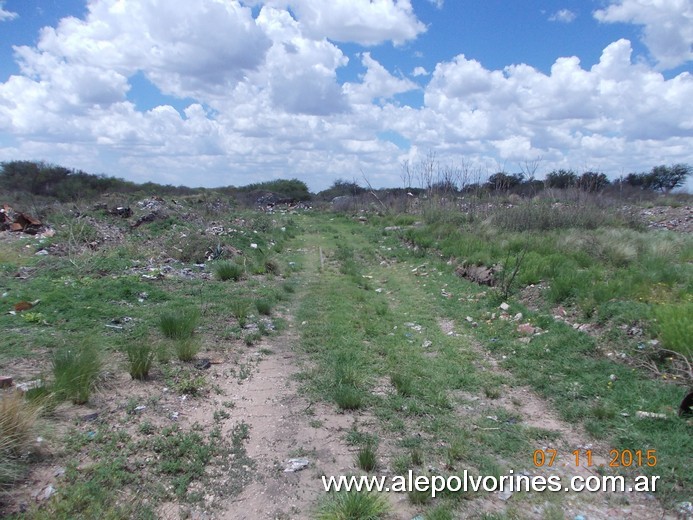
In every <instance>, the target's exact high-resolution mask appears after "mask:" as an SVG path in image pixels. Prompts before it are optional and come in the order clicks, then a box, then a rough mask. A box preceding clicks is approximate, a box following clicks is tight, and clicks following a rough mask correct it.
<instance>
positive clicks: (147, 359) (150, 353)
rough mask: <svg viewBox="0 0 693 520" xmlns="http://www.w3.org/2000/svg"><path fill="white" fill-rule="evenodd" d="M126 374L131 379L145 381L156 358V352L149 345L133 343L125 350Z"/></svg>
mask: <svg viewBox="0 0 693 520" xmlns="http://www.w3.org/2000/svg"><path fill="white" fill-rule="evenodd" d="M125 354H126V356H127V360H128V372H130V376H131V377H132V378H133V379H139V380H145V379H147V378H148V377H149V371H150V370H151V368H152V364H153V363H154V358H155V357H156V350H155V349H154V347H153V346H152V345H151V344H149V343H139V342H133V343H130V344H128V345H127V347H126V348H125Z"/></svg>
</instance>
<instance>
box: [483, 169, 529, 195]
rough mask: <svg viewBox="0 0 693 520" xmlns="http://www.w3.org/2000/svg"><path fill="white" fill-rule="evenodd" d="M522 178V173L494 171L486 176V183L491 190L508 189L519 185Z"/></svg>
mask: <svg viewBox="0 0 693 520" xmlns="http://www.w3.org/2000/svg"><path fill="white" fill-rule="evenodd" d="M523 179H524V174H522V173H513V174H507V173H504V172H498V173H494V174H493V175H491V176H490V177H489V178H488V181H487V182H486V185H487V186H488V187H489V189H491V190H493V191H508V190H510V189H512V188H514V187H516V186H517V185H519V184H520V183H521V182H522V180H523Z"/></svg>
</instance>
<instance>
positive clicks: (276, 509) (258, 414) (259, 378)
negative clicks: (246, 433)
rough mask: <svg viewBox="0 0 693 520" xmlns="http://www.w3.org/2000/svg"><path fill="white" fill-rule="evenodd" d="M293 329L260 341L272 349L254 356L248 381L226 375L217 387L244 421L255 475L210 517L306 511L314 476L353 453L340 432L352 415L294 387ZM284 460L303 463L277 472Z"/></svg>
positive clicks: (347, 462)
mask: <svg viewBox="0 0 693 520" xmlns="http://www.w3.org/2000/svg"><path fill="white" fill-rule="evenodd" d="M295 328H296V327H295V324H293V323H290V325H289V329H288V333H286V334H283V335H282V336H280V337H277V338H272V339H270V340H269V341H268V342H266V343H263V344H261V345H260V347H261V348H266V349H271V350H272V354H270V355H267V356H265V357H263V358H262V359H261V360H260V362H259V363H258V364H257V367H256V368H255V370H254V371H253V374H252V376H251V377H250V379H249V380H246V381H245V382H244V383H243V384H241V385H239V384H237V383H236V382H232V383H231V384H230V385H228V387H227V388H225V389H224V390H225V391H226V392H227V393H228V396H230V397H231V399H232V400H233V402H234V403H235V407H234V413H233V416H234V417H239V418H243V420H244V421H245V423H246V424H248V426H249V427H250V440H249V442H248V445H247V454H248V456H249V457H250V458H251V459H252V460H253V461H254V463H255V469H254V473H255V475H254V477H253V481H252V482H251V483H250V484H249V485H248V486H247V487H246V488H245V489H244V490H243V492H242V493H241V494H240V495H239V496H238V497H236V498H234V499H232V500H228V501H226V502H224V503H223V504H222V507H221V511H220V512H219V513H218V515H215V518H223V519H229V520H231V519H234V520H255V519H267V518H276V519H310V518H313V516H312V514H311V513H312V512H313V508H314V504H315V502H316V500H317V499H318V497H319V495H320V493H321V490H320V489H319V488H318V487H317V486H316V483H317V482H316V479H317V478H319V477H318V475H322V474H323V473H324V474H326V475H339V474H344V473H346V472H348V471H349V470H350V469H351V466H352V464H353V457H352V456H350V453H349V447H348V446H346V445H345V444H344V434H345V432H346V431H347V430H348V429H349V428H350V427H351V424H352V421H353V420H352V418H351V417H350V416H348V415H345V414H338V413H336V412H335V410H334V407H329V406H327V405H325V404H321V403H310V402H309V401H308V400H307V399H305V398H303V397H301V396H299V394H298V383H297V382H296V380H295V379H294V376H295V375H296V373H297V372H298V371H299V368H298V361H297V358H296V354H295V353H294V351H293V346H294V345H293V344H294V342H295V341H298V339H297V334H296V332H295ZM251 355H252V354H251ZM289 459H305V460H307V461H308V463H309V464H308V467H306V468H305V469H303V470H300V471H296V472H285V471H284V470H285V469H286V468H287V467H288V466H290V464H289Z"/></svg>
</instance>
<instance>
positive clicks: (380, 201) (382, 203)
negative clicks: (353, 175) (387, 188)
mask: <svg viewBox="0 0 693 520" xmlns="http://www.w3.org/2000/svg"><path fill="white" fill-rule="evenodd" d="M361 175H363V180H364V181H366V184H367V185H368V191H370V193H371V195H373V196H374V197H375V200H377V201H378V202H379V203H380V205H381V206H382V207H383V210H384V211H385V212H387V206H386V205H385V203H384V202H383V201H382V200H380V198H379V197H378V195H377V194H376V193H375V190H374V189H373V186H371V183H370V182H368V178H367V177H366V174H365V173H363V170H361Z"/></svg>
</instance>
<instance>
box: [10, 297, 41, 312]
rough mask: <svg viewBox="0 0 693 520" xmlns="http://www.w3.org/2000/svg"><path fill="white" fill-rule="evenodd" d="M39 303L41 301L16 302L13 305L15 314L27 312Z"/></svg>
mask: <svg viewBox="0 0 693 520" xmlns="http://www.w3.org/2000/svg"><path fill="white" fill-rule="evenodd" d="M40 302H41V300H34V301H33V302H25V301H21V302H17V303H15V304H14V310H15V311H16V312H22V311H28V310H29V309H33V308H34V307H36V306H37V305H38V304H39V303H40Z"/></svg>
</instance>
